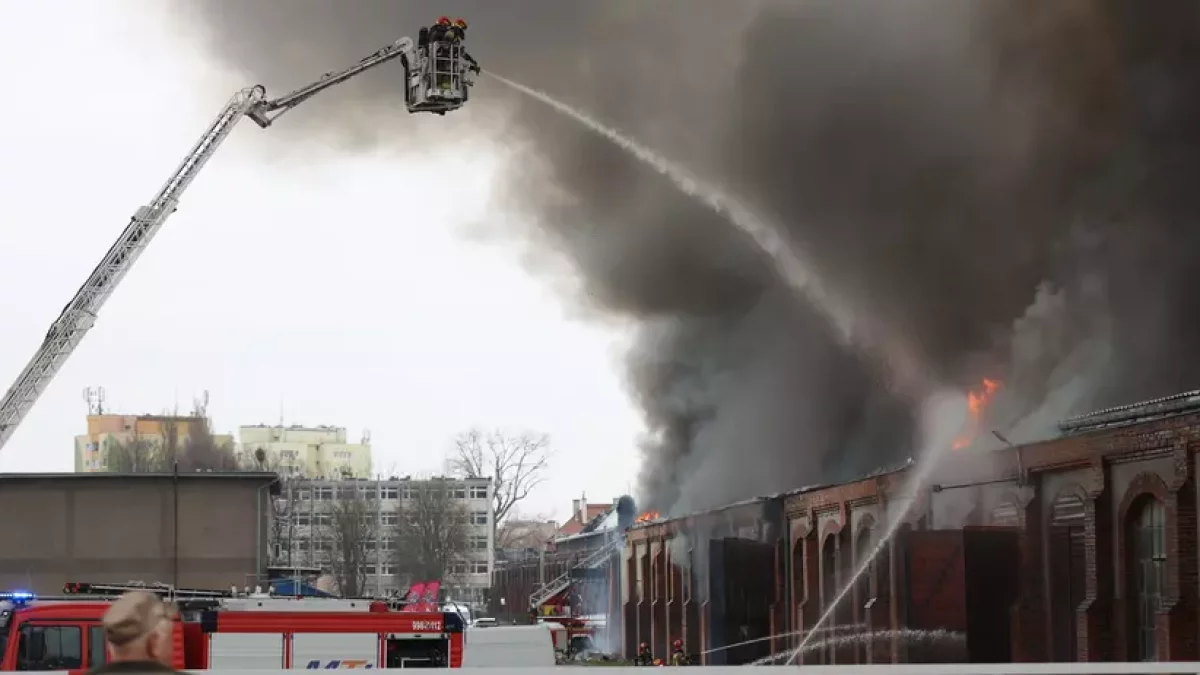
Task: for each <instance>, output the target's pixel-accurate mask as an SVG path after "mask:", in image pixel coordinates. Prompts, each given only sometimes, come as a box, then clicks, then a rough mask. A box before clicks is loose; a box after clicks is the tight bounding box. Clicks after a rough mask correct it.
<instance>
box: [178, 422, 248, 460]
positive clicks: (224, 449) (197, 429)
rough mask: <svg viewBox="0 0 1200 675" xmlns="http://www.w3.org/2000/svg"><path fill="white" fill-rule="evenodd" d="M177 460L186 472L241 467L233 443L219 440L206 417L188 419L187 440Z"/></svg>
mask: <svg viewBox="0 0 1200 675" xmlns="http://www.w3.org/2000/svg"><path fill="white" fill-rule="evenodd" d="M177 461H178V462H179V470H180V471H186V472H193V471H237V470H238V469H239V468H240V467H239V466H238V461H237V456H236V455H235V454H234V451H233V443H231V442H229V441H223V442H219V441H218V440H217V439H216V437H214V436H213V434H212V431H211V430H210V429H209V426H208V419H206V418H204V417H193V418H192V419H190V420H189V421H188V436H187V440H186V441H184V444H183V451H182V452H181V453H179V455H178V460H177Z"/></svg>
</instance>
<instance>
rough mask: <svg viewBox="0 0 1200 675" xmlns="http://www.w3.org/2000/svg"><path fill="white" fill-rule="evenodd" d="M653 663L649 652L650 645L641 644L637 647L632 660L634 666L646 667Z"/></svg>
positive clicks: (652, 657)
mask: <svg viewBox="0 0 1200 675" xmlns="http://www.w3.org/2000/svg"><path fill="white" fill-rule="evenodd" d="M653 661H654V655H653V654H652V653H651V652H650V645H648V644H646V643H645V642H643V643H642V644H640V645H638V650H637V656H636V657H634V659H633V665H635V666H648V665H650V664H651V663H653Z"/></svg>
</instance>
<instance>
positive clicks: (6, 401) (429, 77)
mask: <svg viewBox="0 0 1200 675" xmlns="http://www.w3.org/2000/svg"><path fill="white" fill-rule="evenodd" d="M437 48H438V45H436V44H434V45H429V47H428V48H424V47H423V48H422V49H420V50H414V49H413V41H412V40H411V39H410V38H401V39H399V40H397V41H396V42H394V43H392V44H390V45H388V46H386V47H384V48H383V49H380V50H378V51H376V52H375V53H373V54H371V55H370V56H368V57H366V58H364V59H362V60H361V61H359V62H358V63H357V64H355V65H353V66H351V67H349V68H346V69H345V70H342V71H339V72H333V73H326V74H325V75H324V76H322V77H321V79H319V80H317V81H316V82H314V83H312V84H310V85H308V86H305V87H301V88H300V89H297V90H296V91H294V92H292V93H290V94H287V95H285V96H281V97H279V98H276V99H273V100H268V99H267V93H266V89H265V88H263V87H262V86H261V85H256V86H253V87H249V88H247V89H243V90H241V91H239V92H238V93H237V94H235V95H234V96H233V98H232V99H230V100H229V103H227V104H226V105H225V107H224V108H223V109H222V110H221V113H220V114H219V115H217V118H216V120H214V121H213V123H212V124H211V125H210V126H209V127H208V129H207V130H205V132H204V134H203V135H202V136H201V137H200V140H198V141H197V142H196V145H195V146H194V147H192V150H191V152H189V153H188V154H187V156H186V157H185V158H184V159H183V161H182V162H181V163H180V164H179V167H178V168H176V169H175V172H174V173H173V174H171V177H170V178H169V179H168V180H167V182H166V183H165V184H164V185H163V186H162V188H161V189H159V191H158V193H157V194H156V195H154V199H152V200H151V201H150V203H149V204H147V205H146V206H143V207H141V208H139V209H138V210H137V211H136V212H135V213H134V214H133V217H132V218H131V219H130V220H129V224H128V225H126V226H125V230H124V231H123V232H121V236H120V237H119V238H118V239H117V241H116V243H115V244H113V246H112V248H110V249H109V250H108V253H106V254H105V255H104V258H103V259H102V260H101V261H100V264H99V265H97V266H96V269H94V270H93V271H92V273H91V275H89V276H88V278H87V281H85V282H84V283H83V286H81V287H80V288H79V290H78V291H76V292H75V297H73V298H71V301H70V302H68V303H67V305H66V307H64V308H63V310H62V313H61V314H59V316H58V318H57V319H55V320H54V323H53V324H51V325H50V330H49V331H47V332H46V337H45V339H44V340H43V341H42V344H41V346H39V347H38V349H37V352H36V353H35V354H34V355H33V359H31V360H30V361H29V364H28V365H26V366H25V369H24V370H22V371H21V374H20V375H18V376H17V381H16V382H15V383H14V384H13V385H12V387H10V388H9V390H8V391H7V393H5V394H4V398H3V399H0V448H3V447H4V444H5V443H6V442H7V441H8V439H9V438H10V437H11V436H12V434H13V432H14V431H15V430H16V428H17V425H18V424H20V423H21V420H22V419H24V417H25V415H26V414H27V413H28V412H29V410H30V408H32V407H33V404H34V403H36V402H37V399H38V397H39V396H41V394H42V392H43V391H45V389H46V387H47V386H48V385H49V384H50V381H51V380H53V379H54V376H55V374H57V373H58V371H59V369H60V368H62V365H63V364H64V363H65V362H66V360H67V358H68V357H70V356H71V353H72V352H74V351H75V348H76V347H77V346H78V345H79V343H80V341H81V340H83V336H84V335H85V334H87V332H88V330H89V329H91V327H92V325H93V324H94V323H95V321H96V316H97V315H98V314H99V312H100V308H101V307H103V306H104V302H105V300H107V299H108V297H109V296H110V295H112V292H113V290H114V289H116V287H117V284H119V283H120V282H121V279H123V278H124V277H125V274H126V273H128V272H129V269H130V268H131V267H132V266H133V264H134V262H135V261H136V260H137V259H138V256H140V255H141V254H142V252H143V251H145V250H146V246H148V245H149V244H150V240H151V239H153V238H154V235H155V234H157V233H158V230H159V229H160V228H161V227H162V225H163V223H164V222H166V220H167V218H168V217H170V215H171V214H172V213H174V212H175V209H176V208H178V205H179V198H180V197H181V196H182V195H183V193H184V191H185V190H187V188H188V186H189V185H191V183H192V181H193V180H195V178H196V175H197V174H198V173H199V172H200V169H201V168H203V167H204V165H205V163H207V162H208V160H209V159H211V158H212V156H213V154H215V153H216V151H217V148H219V147H220V146H221V143H222V142H224V140H225V139H226V138H228V137H229V134H230V132H232V131H233V128H234V127H235V126H236V125H237V123H238V122H239V121H241V119H242V117H249V118H250V119H252V120H254V122H255V123H256V124H258V125H259V126H260V127H262V128H264V129H265V128H267V127H268V126H270V125H271V123H272V122H273V121H274V120H275V119H277V118H278V117H279V116H280V115H282V114H283V113H285V112H287V111H288V110H291V109H292V108H294V107H296V106H298V105H300V104H301V103H303V102H304V101H306V100H308V99H310V98H312V97H313V96H315V95H316V94H318V93H320V92H322V91H324V90H325V89H328V88H329V87H332V86H334V85H337V84H340V83H342V82H345V81H346V80H349V79H350V78H352V77H354V76H356V75H359V74H361V73H363V72H364V71H367V70H369V69H371V68H374V67H375V66H378V65H380V64H383V63H386V62H388V61H391V60H392V59H395V58H398V57H399V58H400V59H401V62H402V64H403V65H404V70H405V74H404V92H405V102H406V105H407V108H408V110H409V111H410V112H435V113H443V114H444V113H445V112H447V111H450V110H456V109H458V108H459V107H461V106H462V105H463V103H464V102H465V100H466V89H467V87H469V86H470V85H471V84H473V83H472V81H471V80H470V73H469V71H468V69H467V67H466V65H465V64H463V63H462V62H461V61H460V59H459V55H460V54H461V48H460V47H457V46H443V48H442V49H441V50H440V51H439V50H438V49H437ZM428 52H434V53H436V54H437V55H438V56H437V58H430V57H429V55H428ZM435 61H436V62H437V63H438V64H439V65H438V66H437V69H436V70H435V66H434V62H435ZM438 78H440V80H439V81H442V82H445V83H447V84H446V86H443V87H441V88H439V89H433V88H432V84H433V83H434V80H435V79H438Z"/></svg>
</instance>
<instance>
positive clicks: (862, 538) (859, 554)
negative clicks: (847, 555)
mask: <svg viewBox="0 0 1200 675" xmlns="http://www.w3.org/2000/svg"><path fill="white" fill-rule="evenodd" d="M869 555H871V526H869V525H868V526H867V527H864V528H862V529H861V530H859V531H858V541H856V542H854V569H855V570H858V568H859V567H861V566H862V564H863V561H864V560H866V559H867V556H869ZM851 574H853V572H851ZM874 577H875V562H874V561H871V564H870V565H867V568H866V569H864V570H863V573H862V575H861V576H860V577H858V581H857V584H856V585H857V595H858V603H859V615H860V616H861V615H862V606H863V605H864V604H866V603H867V602H869V601H870V600H871V579H873V578H874Z"/></svg>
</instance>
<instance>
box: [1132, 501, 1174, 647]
mask: <svg viewBox="0 0 1200 675" xmlns="http://www.w3.org/2000/svg"><path fill="white" fill-rule="evenodd" d="M1166 522H1167V518H1166V511H1165V510H1164V509H1163V505H1162V502H1160V501H1158V500H1157V499H1155V498H1154V497H1152V496H1150V495H1146V496H1144V497H1142V498H1140V499H1139V500H1138V501H1137V502H1135V503H1134V505H1133V508H1131V509H1130V510H1129V524H1128V526H1129V533H1128V538H1127V540H1126V546H1127V547H1128V549H1129V558H1130V560H1129V565H1130V572H1132V574H1131V575H1130V577H1131V578H1130V585H1131V588H1130V595H1131V596H1132V598H1133V612H1134V614H1133V622H1132V623H1133V629H1134V630H1133V640H1132V642H1133V645H1132V646H1133V650H1132V651H1133V653H1132V656H1133V657H1134V658H1136V659H1137V660H1139V661H1157V660H1158V641H1157V640H1156V635H1157V625H1158V610H1159V609H1160V608H1161V607H1162V601H1163V591H1164V588H1165V585H1166V574H1167V531H1166V530H1167V527H1166Z"/></svg>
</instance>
